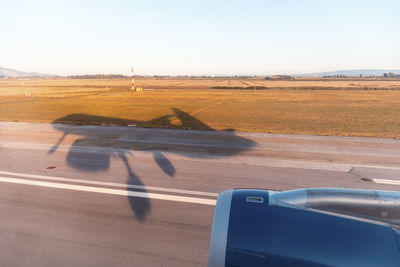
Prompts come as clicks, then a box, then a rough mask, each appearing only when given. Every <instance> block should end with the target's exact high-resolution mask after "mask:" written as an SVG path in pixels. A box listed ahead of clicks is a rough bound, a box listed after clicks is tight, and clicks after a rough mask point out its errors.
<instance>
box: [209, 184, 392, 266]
mask: <svg viewBox="0 0 400 267" xmlns="http://www.w3.org/2000/svg"><path fill="white" fill-rule="evenodd" d="M399 229H400V193H398V192H386V191H369V190H351V189H335V188H312V189H300V190H293V191H286V192H274V191H267V190H248V189H235V190H227V191H223V192H222V193H220V195H219V197H218V201H217V206H216V208H215V214H214V221H213V228H212V232H211V241H210V251H209V261H208V265H209V266H210V267H218V266H252V267H256V266H352V267H353V266H363V267H368V266H400V232H399Z"/></svg>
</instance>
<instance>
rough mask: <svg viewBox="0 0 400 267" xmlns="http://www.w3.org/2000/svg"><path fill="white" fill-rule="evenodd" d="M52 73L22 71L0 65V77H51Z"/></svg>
mask: <svg viewBox="0 0 400 267" xmlns="http://www.w3.org/2000/svg"><path fill="white" fill-rule="evenodd" d="M51 76H54V75H49V74H42V73H37V72H24V71H19V70H13V69H7V68H2V67H0V77H12V78H16V77H51Z"/></svg>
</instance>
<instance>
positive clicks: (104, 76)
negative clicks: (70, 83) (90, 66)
mask: <svg viewBox="0 0 400 267" xmlns="http://www.w3.org/2000/svg"><path fill="white" fill-rule="evenodd" d="M68 78H71V79H126V78H129V76H126V75H122V74H85V75H72V76H68Z"/></svg>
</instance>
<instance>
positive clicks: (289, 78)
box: [265, 75, 294, 81]
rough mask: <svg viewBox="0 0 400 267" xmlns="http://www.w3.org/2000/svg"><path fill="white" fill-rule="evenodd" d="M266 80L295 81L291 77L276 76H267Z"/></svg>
mask: <svg viewBox="0 0 400 267" xmlns="http://www.w3.org/2000/svg"><path fill="white" fill-rule="evenodd" d="M265 79H266V80H284V81H288V80H294V78H293V77H292V76H290V75H274V76H267V77H265Z"/></svg>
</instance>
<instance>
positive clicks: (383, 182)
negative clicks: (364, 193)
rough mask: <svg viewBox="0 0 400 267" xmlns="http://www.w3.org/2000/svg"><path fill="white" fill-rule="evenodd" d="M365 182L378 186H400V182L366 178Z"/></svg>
mask: <svg viewBox="0 0 400 267" xmlns="http://www.w3.org/2000/svg"><path fill="white" fill-rule="evenodd" d="M365 181H367V182H374V183H376V184H390V185H400V181H399V180H389V179H374V178H365Z"/></svg>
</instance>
